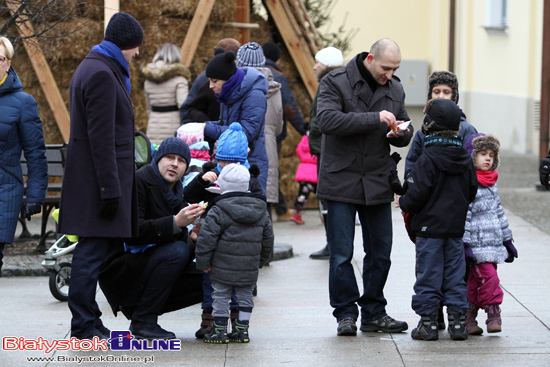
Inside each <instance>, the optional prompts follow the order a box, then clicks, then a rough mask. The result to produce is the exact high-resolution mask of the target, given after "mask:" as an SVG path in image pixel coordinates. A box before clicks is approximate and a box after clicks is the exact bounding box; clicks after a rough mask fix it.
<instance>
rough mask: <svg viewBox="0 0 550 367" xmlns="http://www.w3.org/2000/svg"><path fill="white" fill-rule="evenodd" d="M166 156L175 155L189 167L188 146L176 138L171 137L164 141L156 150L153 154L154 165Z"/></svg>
mask: <svg viewBox="0 0 550 367" xmlns="http://www.w3.org/2000/svg"><path fill="white" fill-rule="evenodd" d="M167 154H177V155H179V156H180V157H182V158H183V159H185V161H186V162H187V167H189V162H190V161H191V151H190V150H189V146H188V145H187V144H186V143H185V142H184V141H183V140H181V139H179V138H176V137H171V138H167V139H164V140H163V141H162V143H160V146H159V148H158V150H157V151H156V152H155V159H154V162H155V164H158V162H159V161H160V160H161V158H162V157H164V156H165V155H167Z"/></svg>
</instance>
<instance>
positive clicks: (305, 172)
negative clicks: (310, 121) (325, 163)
mask: <svg viewBox="0 0 550 367" xmlns="http://www.w3.org/2000/svg"><path fill="white" fill-rule="evenodd" d="M308 140H309V138H308V136H307V135H304V136H302V140H300V142H299V143H298V146H297V147H296V155H297V156H298V158H300V164H299V165H298V169H297V170H296V176H295V177H294V179H295V180H296V182H312V183H317V156H316V155H313V154H311V152H310V151H309V142H308Z"/></svg>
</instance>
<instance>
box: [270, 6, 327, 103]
mask: <svg viewBox="0 0 550 367" xmlns="http://www.w3.org/2000/svg"><path fill="white" fill-rule="evenodd" d="M265 5H266V7H267V10H268V11H269V14H270V15H271V16H272V17H273V20H274V21H275V24H276V25H277V28H278V30H279V32H280V33H281V36H282V38H283V40H284V42H285V45H286V48H287V49H288V51H289V52H290V56H291V57H292V59H293V60H294V64H295V65H296V68H297V69H298V72H299V73H300V76H301V77H302V80H303V82H304V84H305V86H306V89H307V91H308V93H309V96H310V97H311V98H312V99H313V97H314V96H315V91H316V90H317V87H318V85H319V82H318V81H317V78H316V77H315V73H314V71H313V65H315V53H316V47H315V45H314V44H312V42H308V41H307V40H306V39H308V38H309V35H307V34H304V32H303V29H302V28H301V26H300V24H299V22H298V20H297V19H296V17H295V15H294V13H293V7H292V6H291V4H289V2H288V1H287V0H265Z"/></svg>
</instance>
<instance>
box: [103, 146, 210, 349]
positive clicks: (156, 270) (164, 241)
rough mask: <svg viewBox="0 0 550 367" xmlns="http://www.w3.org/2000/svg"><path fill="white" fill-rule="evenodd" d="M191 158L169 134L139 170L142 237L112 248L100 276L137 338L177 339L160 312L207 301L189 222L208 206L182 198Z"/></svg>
mask: <svg viewBox="0 0 550 367" xmlns="http://www.w3.org/2000/svg"><path fill="white" fill-rule="evenodd" d="M190 160H191V152H190V151H189V147H188V146H187V144H186V143H185V142H184V141H183V140H181V139H179V138H175V137H173V138H168V139H166V140H164V141H163V142H162V143H161V144H160V147H159V149H158V151H157V152H156V153H155V159H154V160H153V162H152V163H151V164H149V165H147V166H145V167H144V168H142V169H140V170H139V171H138V172H137V173H136V183H137V189H138V206H139V235H138V236H137V237H133V238H127V239H125V241H124V242H125V243H124V244H120V245H118V246H112V247H111V249H110V252H109V256H108V258H107V260H105V263H104V265H103V267H102V269H101V271H100V274H99V284H100V285H101V289H102V290H103V293H104V294H105V296H106V297H107V300H108V301H109V304H110V305H111V307H112V309H113V312H114V313H115V315H116V313H117V312H118V311H122V313H123V314H124V315H125V316H126V317H127V318H128V319H131V320H132V323H131V325H130V331H131V332H132V334H133V335H134V336H135V337H136V338H142V339H173V338H175V334H174V333H173V332H170V331H167V330H164V329H163V328H161V327H160V326H159V325H158V323H157V321H158V316H159V315H161V314H163V313H165V312H169V311H174V310H177V309H181V308H184V307H187V306H190V305H193V304H196V303H198V302H200V301H202V274H201V273H200V272H198V271H194V272H193V270H194V269H195V266H194V263H193V262H192V260H193V258H194V256H193V255H194V253H193V250H192V247H194V240H196V239H197V235H196V234H195V233H192V234H191V237H193V236H194V239H190V238H189V236H188V231H187V226H188V225H189V224H191V223H192V222H193V221H194V220H195V219H197V218H199V217H200V216H201V215H202V214H203V213H204V210H203V209H202V208H201V206H200V205H199V204H190V205H188V204H187V203H186V202H185V201H184V200H183V185H182V182H181V178H182V177H183V175H184V173H185V171H186V170H187V167H188V165H189V161H190ZM186 267H187V269H186Z"/></svg>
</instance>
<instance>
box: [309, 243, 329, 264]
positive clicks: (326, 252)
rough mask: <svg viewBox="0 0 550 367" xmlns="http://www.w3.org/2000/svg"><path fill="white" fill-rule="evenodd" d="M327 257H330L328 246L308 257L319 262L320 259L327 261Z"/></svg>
mask: <svg viewBox="0 0 550 367" xmlns="http://www.w3.org/2000/svg"><path fill="white" fill-rule="evenodd" d="M329 255H330V252H329V250H328V245H326V246H325V247H323V249H322V250H319V251H316V252H314V253H312V254H311V255H309V257H310V258H312V259H316V260H321V259H328V258H329Z"/></svg>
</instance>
